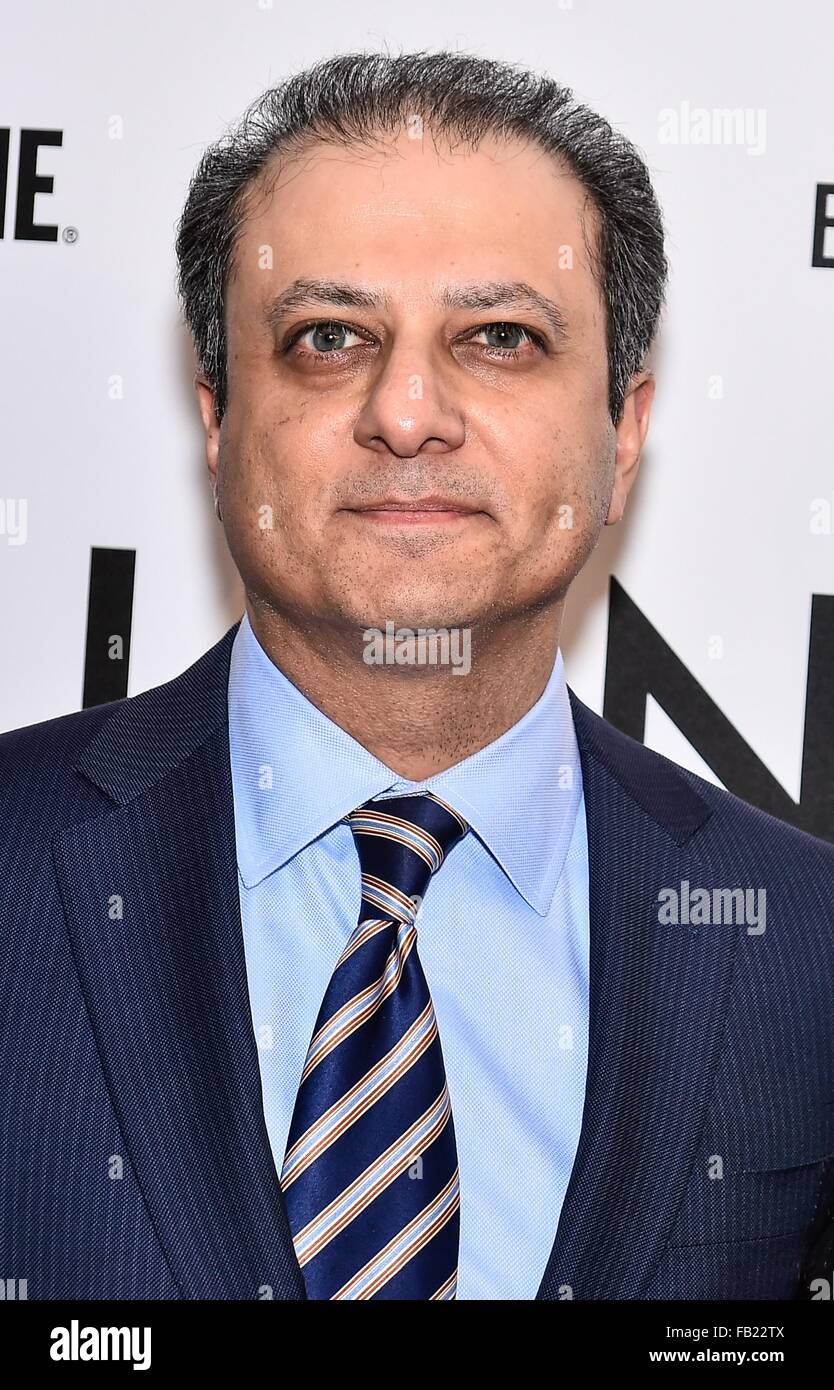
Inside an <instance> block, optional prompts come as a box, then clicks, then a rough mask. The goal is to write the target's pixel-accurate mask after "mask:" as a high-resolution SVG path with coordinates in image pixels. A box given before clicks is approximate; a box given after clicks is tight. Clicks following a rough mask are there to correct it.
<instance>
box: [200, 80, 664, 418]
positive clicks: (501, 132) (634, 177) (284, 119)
mask: <svg viewBox="0 0 834 1390" xmlns="http://www.w3.org/2000/svg"><path fill="white" fill-rule="evenodd" d="M415 114H417V115H419V116H420V117H421V118H422V121H423V127H424V129H426V130H430V131H431V132H432V135H433V136H434V138H438V137H440V136H443V137H446V139H447V140H452V141H454V140H459V141H461V142H463V143H464V144H465V145H467V146H468V147H469V148H472V149H474V148H476V147H477V145H478V143H479V142H480V140H481V139H483V137H484V136H489V135H492V136H495V137H498V138H499V139H500V138H506V137H513V136H515V137H517V138H521V139H524V140H527V141H530V142H537V143H538V144H539V146H540V147H542V148H543V149H544V150H545V151H547V152H548V153H550V154H551V155H552V156H554V157H555V158H556V160H557V161H559V162H561V164H562V166H563V167H565V166H566V167H567V168H568V169H569V170H570V171H571V172H572V173H573V174H574V175H575V176H576V177H577V178H578V179H579V181H580V182H581V183H582V184H583V185H584V188H585V190H586V193H587V198H588V201H589V203H590V205H591V206H592V207H593V208H594V209H595V211H596V213H597V223H598V228H599V230H598V235H597V236H596V237H592V238H590V239H589V238H588V237H587V234H586V245H587V249H588V254H589V257H590V262H591V265H592V268H593V271H594V274H595V276H596V278H597V282H598V284H599V287H600V290H601V293H602V296H603V299H604V302H605V304H606V317H607V324H606V329H607V344H608V369H609V370H608V379H609V387H608V397H609V409H610V413H611V419H612V420H613V421H614V423H615V424H616V423H617V421H618V420H619V419H620V416H621V414H622V409H623V402H624V399H625V393H626V390H627V387H628V384H629V381H630V380H631V377H632V375H633V374H634V373H635V372H638V371H640V370H641V369H642V368H643V367H644V365H645V358H646V355H647V353H648V351H649V348H650V347H651V344H652V341H653V339H654V336H655V332H656V330H657V326H658V322H659V319H660V314H661V310H662V307H663V303H664V294H665V287H666V277H667V272H668V267H667V262H666V258H665V255H664V251H663V223H662V217H661V212H660V208H659V206H658V203H657V199H656V198H655V195H654V191H653V189H652V186H651V181H650V178H649V173H648V169H647V168H646V165H645V164H644V162H643V160H642V159H641V157H640V155H639V153H638V151H637V149H636V148H635V146H634V145H633V144H632V143H631V142H630V141H629V140H628V139H626V137H625V136H624V135H622V134H620V133H619V132H617V131H615V130H613V129H612V127H611V126H610V125H609V123H608V121H606V120H604V119H603V117H602V116H599V115H597V113H596V112H594V111H592V110H591V109H590V108H589V107H587V106H582V105H580V104H579V103H578V102H577V101H576V100H575V99H574V96H573V93H572V91H571V90H570V89H569V88H568V87H563V86H561V85H560V84H559V83H558V82H554V81H553V80H552V79H551V78H548V77H538V76H536V75H534V74H533V73H530V72H527V71H524V70H523V69H520V68H519V67H517V66H516V65H512V64H509V63H503V62H496V61H494V60H491V59H487V58H480V57H476V56H473V55H470V54H465V53H448V52H440V53H403V54H399V55H396V56H393V57H391V56H388V55H387V54H377V53H348V54H341V55H339V56H338V57H335V58H330V59H327V60H325V61H323V62H320V63H317V64H316V65H315V66H314V67H311V68H308V69H306V70H305V71H304V72H300V73H297V74H295V75H294V76H292V77H290V78H289V79H287V80H286V81H285V82H282V83H281V84H280V85H279V86H277V87H274V88H270V89H269V90H268V91H266V92H264V93H263V95H262V96H260V97H258V98H257V100H256V101H254V102H253V103H252V105H251V106H250V107H248V109H247V110H246V111H245V112H244V114H243V116H242V117H241V118H240V120H239V122H238V123H237V124H236V125H235V126H233V127H232V128H231V129H230V130H229V131H228V132H227V134H225V135H224V136H223V137H222V138H221V139H220V140H218V141H217V142H216V143H214V144H213V145H211V146H209V148H208V149H207V150H206V151H205V153H204V155H203V157H202V159H201V160H200V163H199V165H198V167H197V169H196V171H195V173H194V176H193V178H192V180H191V184H190V187H189V190H188V197H187V199H186V203H185V207H184V210H183V213H182V216H181V218H180V221H179V226H178V228H177V240H176V250H177V262H178V290H179V297H180V302H181V305H182V309H183V315H184V318H185V321H186V323H187V324H188V326H189V328H190V329H191V332H192V334H193V337H194V344H195V348H196V352H197V359H198V362H199V367H200V371H201V372H202V374H203V375H204V376H205V378H206V380H207V381H208V382H209V384H210V385H211V387H212V389H213V390H214V392H215V406H216V410H217V415H218V418H220V417H222V415H223V413H224V411H225V408H226V403H227V375H226V373H227V364H226V321H225V294H226V287H227V285H228V283H229V277H230V272H231V270H232V268H233V259H234V253H235V248H236V245H237V240H238V237H239V235H240V232H241V229H242V227H243V225H244V223H245V220H246V214H247V194H248V193H249V192H250V191H251V189H252V186H253V184H254V183H255V181H256V180H257V178H258V176H259V175H260V174H261V173H262V172H263V171H264V170H265V168H266V166H267V165H269V166H270V168H271V167H272V157H273V156H275V155H280V154H281V153H283V154H284V155H286V156H287V157H292V156H293V155H294V154H297V153H299V152H300V151H301V150H304V149H305V148H306V147H307V146H308V145H310V144H314V143H315V142H316V141H317V140H327V141H336V142H340V143H343V144H345V145H356V144H368V145H373V144H374V143H375V142H376V141H377V140H378V139H379V138H380V137H381V136H382V137H383V138H384V137H385V136H386V135H389V134H396V133H398V132H399V131H401V130H402V129H403V127H404V125H405V124H406V123H407V122H408V121H409V120H413V118H414V116H415ZM279 162H280V161H279ZM555 254H556V248H555V247H554V255H555Z"/></svg>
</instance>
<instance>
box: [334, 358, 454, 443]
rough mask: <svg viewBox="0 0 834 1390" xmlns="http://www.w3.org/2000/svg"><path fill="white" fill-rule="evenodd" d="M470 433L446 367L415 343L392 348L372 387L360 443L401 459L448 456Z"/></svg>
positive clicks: (357, 433)
mask: <svg viewBox="0 0 834 1390" xmlns="http://www.w3.org/2000/svg"><path fill="white" fill-rule="evenodd" d="M465 437H466V427H465V423H464V420H463V416H462V413H461V411H460V409H459V408H458V407H456V406H455V405H454V404H453V402H452V399H451V396H450V390H449V383H448V381H444V380H443V373H442V366H441V364H440V363H438V362H435V361H432V359H431V354H430V352H428V351H427V350H425V349H423V348H418V347H416V346H415V344H414V343H411V344H410V345H409V344H406V343H401V344H399V345H396V346H394V347H393V348H392V350H391V351H390V353H389V355H388V356H387V359H386V360H385V361H384V362H382V364H381V365H380V368H379V371H378V373H377V374H376V375H375V376H374V378H373V380H372V381H371V384H370V386H369V388H368V395H367V398H366V400H365V402H364V405H363V407H362V410H361V412H360V414H359V417H358V419H357V421H356V424H355V426H354V438H355V440H356V442H357V444H361V445H362V447H363V448H365V449H372V450H374V452H376V453H380V454H384V453H390V454H393V455H396V457H398V458H414V457H415V456H416V455H417V454H445V453H448V452H449V451H451V450H453V449H459V448H460V446H461V444H462V443H463V442H464V439H465Z"/></svg>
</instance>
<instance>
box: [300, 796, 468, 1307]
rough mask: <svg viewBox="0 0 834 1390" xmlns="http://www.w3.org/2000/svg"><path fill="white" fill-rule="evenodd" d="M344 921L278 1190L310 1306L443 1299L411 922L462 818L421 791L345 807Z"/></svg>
mask: <svg viewBox="0 0 834 1390" xmlns="http://www.w3.org/2000/svg"><path fill="white" fill-rule="evenodd" d="M347 820H348V822H349V824H350V827H351V830H352V831H353V835H354V840H355V844H356V847H357V850H358V853H359V860H360V865H361V870H362V906H361V911H360V914H359V922H358V924H357V926H356V928H355V929H354V931H353V933H352V935H351V936H350V939H349V940H348V943H347V945H346V946H345V949H344V950H343V951H342V954H341V956H340V957H339V959H338V961H337V962H336V966H335V969H334V971H333V975H332V977H331V980H330V983H329V985H328V987H327V991H326V993H325V996H324V1001H323V1003H322V1006H321V1009H320V1010H319V1015H318V1018H317V1020H316V1026H315V1028H314V1030H313V1038H312V1041H311V1043H310V1046H309V1049H308V1052H307V1058H306V1061H305V1064H304V1070H303V1072H302V1074H301V1081H300V1084H299V1089H298V1095H297V1098H296V1102H295V1109H294V1111H293V1117H292V1123H291V1125H290V1131H289V1136H288V1139H287V1151H286V1154H285V1156H284V1163H283V1167H282V1170H281V1187H282V1189H283V1192H284V1199H285V1203H286V1208H287V1214H288V1217H289V1222H290V1229H291V1230H292V1235H293V1243H294V1245H295V1251H296V1255H297V1257H298V1262H299V1264H300V1266H301V1269H302V1272H303V1275H304V1282H305V1285H306V1289H307V1294H308V1297H309V1298H313V1299H334V1298H336V1299H359V1298H365V1299H370V1298H390V1299H453V1298H455V1296H456V1291H457V1266H458V1242H459V1234H460V1210H459V1207H460V1189H459V1180H458V1162H457V1148H456V1145H455V1130H454V1124H453V1121H452V1109H451V1102H450V1099H449V1092H448V1088H447V1085H446V1073H445V1069H444V1065H443V1054H442V1051H441V1047H440V1037H439V1034H438V1031H437V1020H436V1018H435V1014H434V1008H433V1005H432V1001H431V995H430V993H429V987H428V984H427V983H426V977H425V975H424V974H423V968H422V966H421V964H420V961H419V959H418V956H417V948H416V940H417V930H416V927H415V924H414V923H415V917H416V915H417V911H418V910H419V905H420V902H421V900H422V898H423V897H424V895H425V892H426V888H427V887H428V883H429V880H430V878H431V876H432V874H433V873H435V872H436V871H437V870H438V869H439V868H440V865H441V864H442V863H443V860H444V858H445V856H446V854H447V853H448V851H449V849H450V848H451V846H452V845H453V844H455V843H456V842H457V841H458V840H459V839H461V838H462V836H463V835H465V833H466V831H467V830H468V828H469V827H468V825H467V822H466V821H464V820H463V819H462V818H461V817H460V816H459V815H458V814H457V812H456V811H453V810H452V808H451V807H450V806H447V805H446V804H445V802H443V801H441V800H440V798H439V797H437V796H435V795H434V794H433V793H432V792H427V793H425V794H420V795H417V796H398V797H392V798H389V799H384V800H382V801H376V802H374V801H369V802H366V803H365V805H364V806H360V807H359V808H358V809H357V810H355V811H352V812H350V814H349V815H348V816H347Z"/></svg>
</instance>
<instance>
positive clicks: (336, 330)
mask: <svg viewBox="0 0 834 1390" xmlns="http://www.w3.org/2000/svg"><path fill="white" fill-rule="evenodd" d="M349 338H356V339H358V341H359V342H366V341H367V339H365V338H362V336H361V335H360V334H359V333H357V331H356V329H355V328H350V327H349V325H348V324H346V323H340V322H339V321H338V320H337V319H320V320H319V321H317V322H316V323H308V324H305V325H304V327H302V328H299V329H298V330H297V331H296V332H295V333H294V334H293V336H292V338H291V339H290V341H289V342H288V343H287V346H286V348H285V352H289V351H290V349H291V348H293V347H295V346H296V345H297V344H299V343H300V344H302V346H305V345H306V346H307V349H308V350H307V351H306V352H302V353H301V354H300V356H302V357H313V358H322V357H334V356H338V354H339V353H340V352H344V351H345V350H346V349H347V348H350V347H355V346H356V344H355V343H350V342H348V341H347V340H348V339H349Z"/></svg>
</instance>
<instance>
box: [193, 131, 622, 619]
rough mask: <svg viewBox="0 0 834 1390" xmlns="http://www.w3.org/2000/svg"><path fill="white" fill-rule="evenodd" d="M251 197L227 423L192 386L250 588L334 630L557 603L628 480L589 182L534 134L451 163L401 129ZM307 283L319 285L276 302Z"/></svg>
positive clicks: (233, 292)
mask: <svg viewBox="0 0 834 1390" xmlns="http://www.w3.org/2000/svg"><path fill="white" fill-rule="evenodd" d="M276 167H277V166H276ZM272 172H273V176H274V172H275V169H273V171H272ZM257 192H258V196H257V197H255V198H254V199H253V202H252V206H251V215H250V217H249V218H248V220H247V221H246V223H245V225H244V228H243V230H242V232H241V236H240V240H239V242H238V246H237V251H236V257H235V267H234V273H233V274H232V276H231V277H230V283H229V286H228V293H227V332H228V396H227V400H228V405H227V410H226V412H225V414H224V417H223V420H222V425H221V427H220V429H219V430H218V429H217V426H216V422H215V420H214V415H213V409H212V398H211V395H210V393H209V391H208V389H207V388H206V387H201V388H199V389H200V394H201V407H202V410H203V417H204V421H205V424H206V428H207V431H208V455H209V466H210V469H211V470H212V472H215V471H217V475H218V482H219V496H220V502H221V506H222V514H223V522H224V526H225V529H226V535H227V539H228V542H229V547H230V550H231V553H232V556H233V558H234V560H235V562H236V564H237V567H238V569H239V571H240V573H241V576H242V578H243V581H244V584H245V586H246V589H247V591H248V593H249V594H250V596H252V597H254V598H255V600H256V601H257V600H258V599H259V600H261V601H262V602H264V603H266V604H267V605H268V607H270V608H271V609H273V610H277V611H278V612H279V613H282V614H284V615H285V616H286V617H288V618H290V619H291V620H292V621H294V622H296V623H297V622H301V623H303V624H326V625H330V626H332V625H334V624H335V625H336V626H339V627H342V628H344V627H346V626H347V627H351V628H353V627H358V628H365V627H368V626H374V627H380V628H382V627H384V625H385V623H386V621H387V620H391V621H393V622H395V623H397V624H403V625H407V626H410V627H418V626H435V627H451V626H468V625H475V624H477V623H479V622H485V621H502V620H508V619H511V618H516V617H518V616H520V615H521V614H522V613H523V612H524V611H529V610H531V609H533V608H539V607H540V606H541V604H542V603H545V604H547V603H548V602H551V603H552V602H553V601H554V600H556V599H558V598H561V597H562V596H563V595H564V593H565V591H566V590H567V587H568V585H569V584H570V582H571V580H572V579H573V578H574V576H575V575H576V574H577V572H578V571H579V570H580V569H581V567H582V565H583V564H584V562H585V560H586V558H587V556H588V554H589V553H590V551H591V550H592V549H593V546H594V544H595V543H596V540H597V538H598V535H599V533H600V530H601V528H602V526H603V524H604V522H605V520H606V517H607V516H609V503H611V505H612V508H614V507H616V506H617V495H619V493H620V492H621V491H622V489H623V488H624V489H625V491H627V489H628V485H629V484H630V478H629V474H630V473H631V472H633V469H631V468H630V458H629V457H628V455H629V447H630V446H629V439H630V438H631V434H629V427H628V423H626V425H625V426H624V435H623V439H621V440H620V442H619V445H618V432H617V431H615V430H614V427H613V425H612V423H611V420H610V416H609V414H608V371H607V353H606V339H605V315H604V306H603V302H602V299H601V295H600V291H599V288H598V286H597V283H596V281H595V278H594V275H593V273H592V270H591V267H590V264H589V262H588V257H587V251H586V245H585V237H586V235H587V236H588V237H592V236H593V235H595V224H594V223H593V221H592V220H591V219H592V214H591V212H590V210H589V209H588V208H587V207H586V206H585V195H584V190H583V189H582V186H581V185H580V184H579V183H578V181H577V180H576V179H575V178H573V177H572V176H571V175H569V174H566V173H563V172H562V171H561V170H560V168H559V167H558V166H557V165H556V164H555V163H554V162H553V161H552V160H551V159H550V158H549V157H548V156H546V155H545V154H544V153H543V152H542V151H541V150H539V148H538V147H537V146H533V145H530V144H527V143H522V142H514V143H511V144H500V145H499V144H496V143H493V142H491V141H489V140H488V141H485V142H483V143H482V145H481V146H480V148H479V149H478V150H477V152H475V153H467V152H466V151H463V150H462V151H461V152H459V153H449V152H448V151H447V150H446V149H445V148H440V149H436V148H435V145H434V143H433V141H432V139H431V137H430V135H429V134H428V133H426V135H425V137H424V138H423V139H422V140H420V139H411V138H409V137H408V135H407V134H406V133H404V134H403V135H402V136H401V137H400V138H399V139H397V140H396V141H395V142H390V143H389V144H387V145H386V146H385V147H384V148H383V147H380V148H379V149H377V148H373V149H372V148H368V147H365V146H363V147H361V148H355V149H350V150H345V149H343V148H341V147H338V146H332V145H324V144H319V145H315V146H313V147H312V148H311V149H310V151H309V152H308V153H307V154H305V155H304V156H303V157H301V158H300V159H298V160H297V161H296V162H293V163H291V164H287V165H285V166H283V168H282V169H281V172H280V177H279V178H278V180H277V183H274V185H273V187H272V188H271V189H270V192H269V195H268V196H266V197H265V196H263V188H262V186H261V187H259V188H258V190H257ZM583 208H584V211H585V216H586V224H587V230H586V231H585V232H583V226H582V215H583ZM300 282H306V283H307V285H308V290H307V293H309V285H310V282H318V284H317V285H316V287H315V293H314V295H313V297H311V298H307V299H305V298H303V294H304V292H305V291H304V290H303V289H301V293H300V295H296V296H295V301H294V303H293V304H292V306H290V307H289V308H286V309H285V308H283V307H281V306H280V305H279V306H277V307H276V299H277V298H278V297H279V296H282V295H286V293H287V292H288V291H293V292H295V291H299V289H300ZM502 286H503V287H504V288H503V289H501V288H497V289H496V288H495V287H502ZM510 286H516V287H518V286H526V287H529V289H531V290H532V291H534V292H535V295H537V296H541V300H542V301H550V303H551V304H552V305H553V306H554V310H553V311H551V312H548V308H547V305H546V304H545V303H543V302H540V301H538V300H537V299H536V298H535V297H534V298H533V299H530V298H527V299H524V298H523V297H521V296H522V294H523V291H521V290H518V289H516V292H515V293H516V298H515V299H512V298H509V299H508V298H507V296H508V294H510V293H511V292H510V290H509V289H508V288H507V287H510ZM325 287H329V288H325ZM337 287H338V288H337ZM478 296H480V299H479V298H478ZM371 300H373V303H371V302H370V301H371ZM554 320H555V321H554ZM631 433H632V434H633V430H632V432H631ZM632 452H633V451H632ZM618 459H619V460H620V462H619V463H618ZM621 465H622V472H623V475H624V479H625V481H623V480H622V479H620V477H619V474H620V471H621ZM615 483H616V489H617V491H616V492H615V500H614V502H613V503H612V502H611V498H612V488H614V487H615ZM622 500H623V501H624V494H623V497H622ZM613 519H614V520H616V516H615V517H613Z"/></svg>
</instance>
